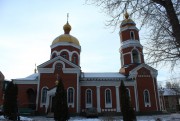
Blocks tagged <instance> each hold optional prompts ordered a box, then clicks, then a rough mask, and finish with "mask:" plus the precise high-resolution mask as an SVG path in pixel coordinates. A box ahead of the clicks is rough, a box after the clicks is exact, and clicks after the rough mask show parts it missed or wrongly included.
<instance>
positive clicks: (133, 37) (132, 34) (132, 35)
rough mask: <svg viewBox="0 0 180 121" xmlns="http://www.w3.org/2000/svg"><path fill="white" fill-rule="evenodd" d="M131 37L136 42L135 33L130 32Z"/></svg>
mask: <svg viewBox="0 0 180 121" xmlns="http://www.w3.org/2000/svg"><path fill="white" fill-rule="evenodd" d="M130 37H131V39H132V40H135V35H134V32H133V31H130Z"/></svg>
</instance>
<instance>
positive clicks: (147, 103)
mask: <svg viewBox="0 0 180 121" xmlns="http://www.w3.org/2000/svg"><path fill="white" fill-rule="evenodd" d="M144 104H145V107H147V106H151V102H150V94H149V91H148V90H144Z"/></svg>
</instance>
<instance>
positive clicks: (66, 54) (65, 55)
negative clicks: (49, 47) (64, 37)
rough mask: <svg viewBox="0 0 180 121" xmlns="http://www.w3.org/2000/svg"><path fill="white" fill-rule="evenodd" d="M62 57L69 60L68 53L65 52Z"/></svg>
mask: <svg viewBox="0 0 180 121" xmlns="http://www.w3.org/2000/svg"><path fill="white" fill-rule="evenodd" d="M60 55H61V56H62V57H63V58H65V59H67V60H68V59H69V56H68V53H67V52H65V51H63V52H62V53H61V54H60Z"/></svg>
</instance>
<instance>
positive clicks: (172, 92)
mask: <svg viewBox="0 0 180 121" xmlns="http://www.w3.org/2000/svg"><path fill="white" fill-rule="evenodd" d="M163 91H164V93H163V95H164V96H173V95H177V92H176V91H175V90H174V89H168V88H164V89H163Z"/></svg>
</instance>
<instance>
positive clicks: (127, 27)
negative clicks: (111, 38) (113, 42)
mask: <svg viewBox="0 0 180 121" xmlns="http://www.w3.org/2000/svg"><path fill="white" fill-rule="evenodd" d="M128 29H134V30H136V31H139V29H138V28H137V27H136V26H124V27H120V31H119V33H121V32H123V31H126V30H128Z"/></svg>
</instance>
